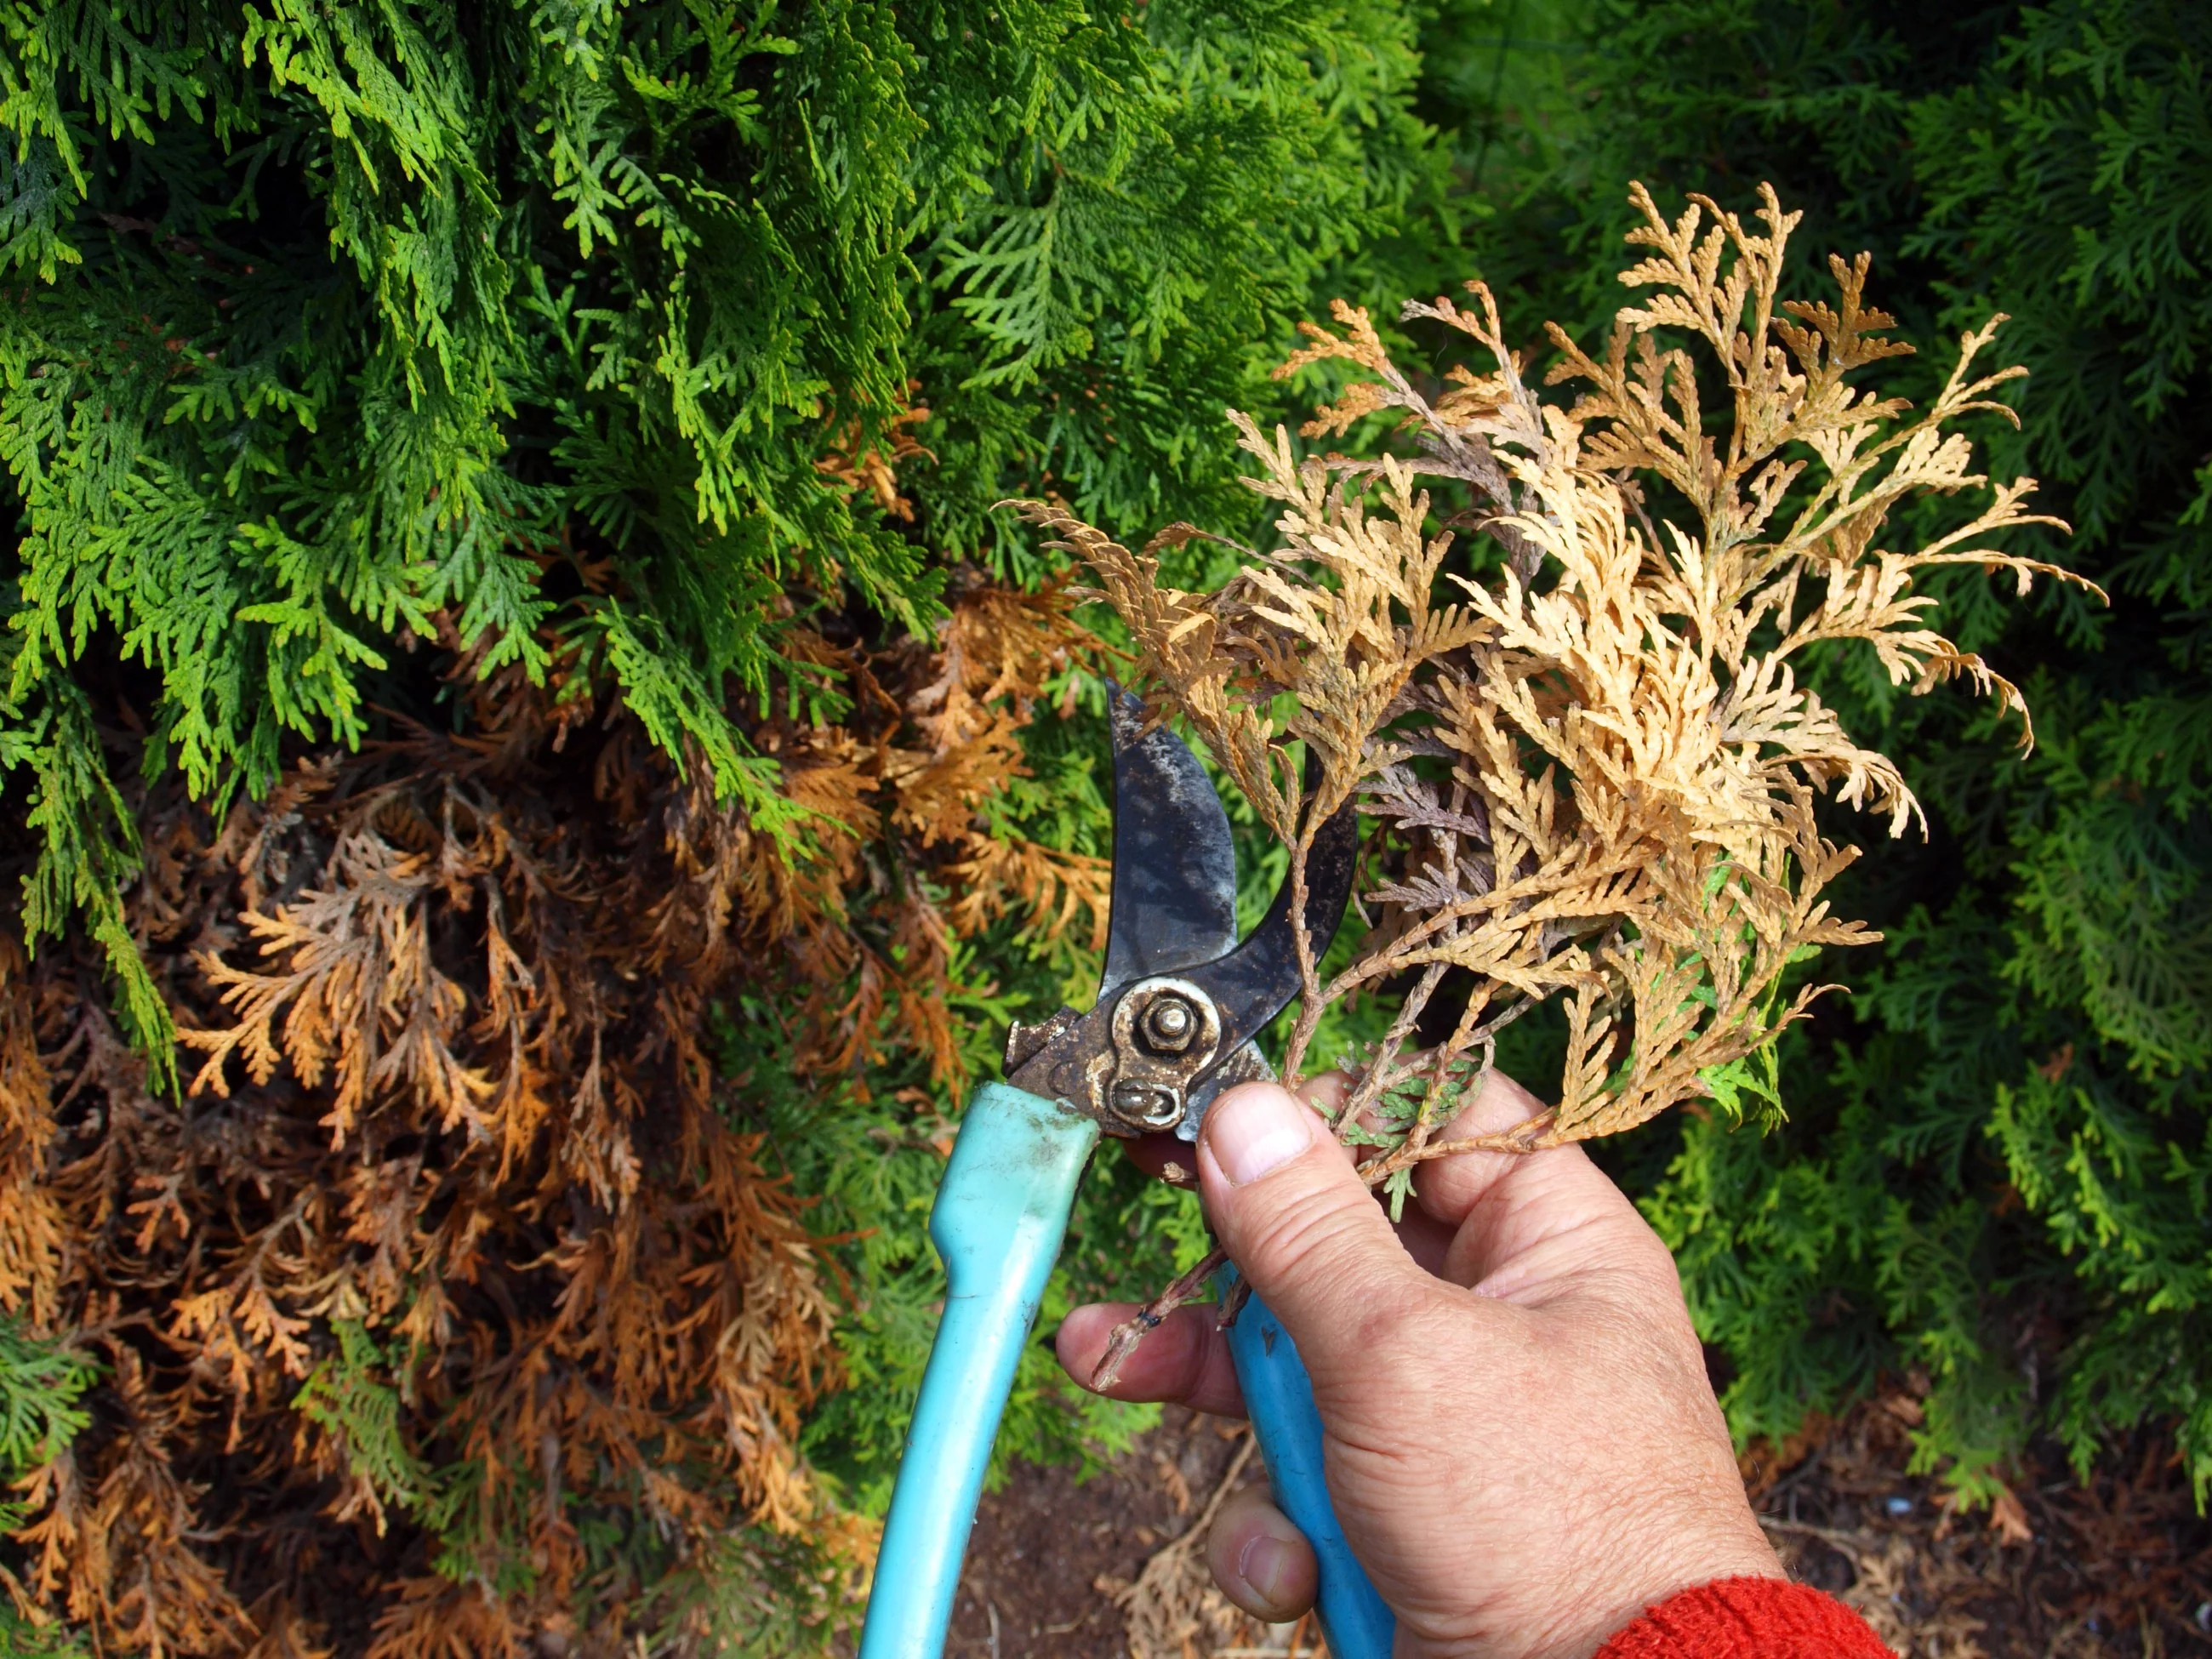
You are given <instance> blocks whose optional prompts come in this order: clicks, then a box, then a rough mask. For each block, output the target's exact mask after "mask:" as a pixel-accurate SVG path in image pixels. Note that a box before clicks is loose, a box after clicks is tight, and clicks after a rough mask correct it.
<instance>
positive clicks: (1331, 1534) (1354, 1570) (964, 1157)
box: [860, 686, 1395, 1659]
mask: <svg viewBox="0 0 2212 1659" xmlns="http://www.w3.org/2000/svg"><path fill="white" fill-rule="evenodd" d="M1109 703H1110V710H1111V716H1112V726H1113V741H1114V860H1113V894H1112V902H1111V914H1110V918H1109V923H1108V928H1107V945H1106V965H1105V970H1104V972H1103V975H1102V977H1101V979H1100V981H1099V986H1098V995H1097V1000H1096V1001H1094V1002H1093V1003H1092V1005H1091V1008H1090V1011H1089V1012H1085V1013H1077V1012H1075V1011H1074V1010H1073V1009H1071V1008H1062V1009H1061V1010H1060V1012H1058V1013H1056V1014H1054V1016H1053V1017H1052V1018H1050V1019H1048V1020H1046V1021H1045V1022H1044V1023H1043V1024H1038V1025H1024V1024H1015V1025H1014V1026H1013V1027H1012V1030H1010V1031H1009V1032H1008V1034H1007V1036H1006V1081H1005V1082H1004V1083H993V1084H987V1085H984V1086H983V1087H982V1088H981V1089H979V1090H978V1091H976V1093H975V1098H974V1100H973V1101H972V1102H971V1103H969V1108H968V1111H967V1114H966V1115H965V1116H964V1117H963V1119H962V1120H961V1125H960V1133H959V1136H958V1139H957V1140H956V1141H955V1142H954V1144H953V1148H952V1155H951V1159H950V1161H949V1162H948V1163H947V1164H946V1166H945V1178H944V1181H943V1182H942V1183H941V1184H940V1185H939V1188H938V1192H937V1201H936V1204H935V1205H934V1206H933V1207H932V1209H931V1211H930V1217H929V1236H930V1238H931V1240H932V1242H933V1243H935V1244H936V1246H937V1249H938V1253H939V1255H941V1256H943V1257H944V1259H945V1273H946V1278H947V1286H946V1294H945V1315H944V1318H943V1321H942V1322H941V1323H940V1324H939V1327H938V1331H937V1338H936V1341H935V1343H934V1345H933V1346H932V1348H931V1349H930V1354H929V1364H928V1367H927V1370H926V1371H925V1372H924V1374H923V1376H922V1383H921V1398H920V1399H919V1400H918V1401H916V1402H915V1413H914V1419H913V1421H912V1423H911V1424H910V1425H909V1426H908V1430H907V1440H906V1450H905V1454H904V1455H903V1457H902V1460H901V1462H900V1464H899V1473H898V1481H897V1485H896V1487H895V1488H894V1489H893V1492H892V1496H891V1507H890V1517H889V1519H888V1520H887V1522H885V1524H884V1539H883V1547H882V1551H881V1553H880V1554H879V1555H878V1558H877V1561H876V1572H875V1582H874V1583H873V1585H872V1589H871V1590H870V1593H869V1598H868V1613H867V1623H866V1627H865V1629H864V1631H863V1632H862V1635H861V1638H860V1659H938V1656H939V1654H941V1653H942V1652H943V1650H944V1646H945V1631H946V1628H947V1626H948V1625H949V1624H950V1622H951V1616H952V1601H953V1596H954V1595H955V1593H956V1592H957V1589H958V1587H959V1579H960V1565H961V1560H962V1558H963V1556H964V1555H965V1553H966V1552H967V1547H968V1535H969V1530H970V1528H972V1527H973V1526H974V1524H975V1503H976V1499H977V1498H978V1496H979V1495H980V1494H981V1491H982V1486H983V1472H984V1468H985V1466H986V1465H987V1463H988V1462H989V1460H990V1452H991V1443H992V1441H993V1439H994V1438H995V1437H996V1436H997V1433H998V1429H999V1419H1000V1416H1001V1415H1002V1414H1003V1413H1004V1412H1005V1410H1006V1395H1007V1393H1008V1391H1009V1390H1010V1389H1012V1385H1013V1376H1014V1367H1015V1364H1016V1361H1017V1360H1018V1358H1019V1357H1020V1354H1021V1349H1022V1345H1023V1343H1024V1341H1025V1340H1027V1339H1028V1336H1029V1332H1030V1326H1031V1325H1032V1324H1033V1323H1034V1322H1035V1321H1036V1316H1037V1307H1038V1304H1039V1302H1040V1301H1041V1299H1042V1297H1043V1294H1044V1286H1045V1281H1046V1279H1048V1277H1050V1275H1051V1273H1052V1267H1053V1263H1054V1261H1055V1260H1056V1259H1057V1258H1058V1256H1059V1255H1060V1242H1061V1240H1062V1238H1063V1237H1065V1236H1066V1231H1067V1218H1068V1212H1069V1211H1070V1209H1071V1208H1072V1206H1073V1204H1074V1201H1075V1188H1076V1184H1077V1182H1078V1181H1079V1179H1080V1178H1081V1176H1082V1173H1083V1167H1084V1164H1085V1162H1086V1161H1087V1160H1088V1158H1089V1157H1090V1155H1091V1149H1092V1148H1093V1147H1094V1146H1097V1143H1098V1138H1099V1136H1100V1134H1101V1133H1104V1134H1108V1135H1112V1136H1115V1137H1117V1138H1121V1139H1130V1138H1133V1137H1135V1136H1138V1135H1144V1134H1157V1133H1173V1134H1176V1135H1177V1136H1180V1137H1181V1138H1182V1139H1184V1140H1195V1139H1197V1138H1198V1129H1199V1125H1200V1121H1202V1120H1203V1117H1204V1115H1205V1111H1206V1106H1207V1104H1208V1103H1209V1102H1211V1101H1212V1099H1213V1098H1214V1097H1215V1096H1216V1095H1218V1093H1219V1092H1220V1091H1222V1090H1223V1089H1225V1088H1226V1087H1228V1086H1229V1085H1231V1083H1236V1082H1242V1081H1245V1080H1248V1079H1254V1078H1265V1077H1267V1076H1270V1075H1272V1073H1270V1072H1269V1070H1268V1067H1267V1062H1266V1060H1263V1059H1262V1058H1261V1055H1260V1053H1259V1051H1258V1049H1257V1048H1255V1047H1254V1046H1253V1039H1254V1038H1255V1036H1258V1035H1259V1033H1260V1032H1261V1030H1264V1029H1265V1028H1266V1027H1267V1023H1268V1022H1269V1021H1270V1020H1272V1019H1273V1018H1274V1017H1275V1016H1276V1014H1278V1013H1279V1012H1281V1010H1282V1009H1283V1007H1284V1006H1285V1004H1287V1003H1288V1002H1289V1001H1290V1000H1291V998H1292V997H1293V996H1295V995H1296V994H1297V989H1298V965H1297V942H1296V938H1295V929H1294V927H1293V926H1292V922H1291V902H1292V898H1291V885H1290V884H1289V883H1288V882H1287V881H1286V882H1285V884H1284V886H1283V889H1282V890H1281V891H1280V892H1279V893H1278V894H1277V895H1276V896H1275V900H1274V903H1273V907H1272V908H1270V909H1269V910H1268V912H1267V917H1266V919H1265V920H1264V921H1261V923H1260V925H1259V927H1256V928H1255V929H1254V930H1253V932H1252V933H1251V935H1250V937H1249V938H1247V939H1244V940H1243V941H1242V942H1241V943H1240V942H1239V941H1238V939H1237V854H1236V848H1235V845H1234V843H1233V842H1231V837H1230V832H1229V817H1228V814H1227V813H1226V812H1225V811H1223V810H1222V805H1221V798H1220V797H1219V795H1218V794H1217V793H1215V791H1214V787H1213V784H1212V781H1211V780H1209V779H1208V778H1207V777H1206V773H1205V771H1204V769H1202V768H1200V765H1199V763H1198V761H1197V759H1196V757H1194V756H1193V755H1192V753H1191V752H1190V750H1189V749H1188V747H1187V746H1186V745H1185V744H1184V743H1183V742H1182V739H1181V738H1178V737H1176V735H1175V733H1174V732H1170V731H1169V730H1167V729H1166V728H1165V727H1164V726H1155V727H1153V728H1152V729H1151V730H1149V731H1147V730H1146V726H1145V714H1144V706H1143V704H1142V703H1141V702H1139V700H1138V699H1137V698H1136V697H1134V696H1131V695H1130V694H1129V693H1128V692H1127V691H1126V690H1121V688H1119V687H1115V686H1109ZM1357 854H1358V830H1357V828H1356V826H1355V824H1354V822H1353V819H1352V807H1351V806H1350V805H1346V806H1345V807H1344V808H1343V809H1342V810H1341V811H1339V812H1338V813H1337V814H1336V816H1335V817H1332V818H1331V819H1329V820H1328V823H1325V824H1324V825H1323V826H1322V829H1321V830H1320V831H1319V832H1318V833H1317V834H1316V836H1315V837H1314V840H1313V842H1312V844H1311V847H1310V850H1309V852H1308V854H1307V858H1306V898H1305V914H1304V920H1305V926H1306V931H1307V934H1308V938H1309V939H1310V943H1311V946H1312V948H1313V949H1314V950H1315V951H1321V950H1322V949H1324V948H1325V947H1326V946H1327V945H1328V941H1329V939H1331V938H1332V937H1333V936H1334V933H1335V932H1336V927H1337V924H1338V922H1339V921H1340V920H1341V918H1342V916H1343V914H1344V907H1345V903H1346V900H1347V899H1348V898H1349V897H1350V896H1351V893H1352V871H1353V865H1354V862H1355V860H1356V856H1357ZM1231 1282H1233V1269H1225V1272H1224V1284H1223V1290H1224V1293H1226V1291H1227V1289H1228V1285H1229V1284H1230V1283H1231ZM1228 1334H1229V1343H1230V1352H1231V1356H1232V1358H1233V1360H1234V1362H1235V1364H1236V1369H1237V1381H1238V1383H1240V1384H1241V1385H1242V1387H1243V1394H1244V1403H1245V1406H1246V1408H1247V1409H1248V1410H1249V1412H1250V1413H1251V1417H1252V1425H1253V1428H1254V1431H1255V1433H1256V1434H1257V1435H1258V1437H1259V1442H1260V1454H1261V1459H1262V1460H1263V1461H1264V1462H1265V1463H1266V1465H1267V1478H1268V1480H1269V1482H1270V1483H1271V1485H1272V1486H1273V1492H1274V1498H1275V1502H1276V1503H1277V1504H1279V1506H1280V1507H1281V1508H1282V1510H1283V1511H1284V1512H1285V1514H1287V1515H1288V1516H1290V1517H1291V1520H1292V1521H1293V1522H1296V1523H1297V1526H1298V1527H1299V1528H1300V1529H1301V1530H1302V1531H1303V1532H1304V1534H1305V1535H1306V1536H1307V1538H1308V1539H1310V1541H1312V1543H1313V1546H1314V1548H1315V1551H1316V1553H1317V1554H1318V1555H1319V1557H1320V1561H1321V1575H1320V1596H1319V1601H1318V1604H1317V1607H1316V1612H1317V1613H1319V1615H1320V1619H1321V1623H1322V1632H1323V1635H1324V1636H1325V1638H1327V1640H1328V1650H1329V1652H1330V1654H1331V1655H1332V1656H1334V1659H1388V1656H1389V1652H1390V1646H1391V1638H1392V1635H1393V1632H1394V1628H1395V1625H1394V1620H1393V1619H1392V1615H1391V1613H1390V1612H1389V1608H1388V1607H1385V1606H1384V1605H1383V1601H1382V1598H1381V1597H1380V1596H1378V1595H1376V1592H1375V1589H1374V1587H1373V1585H1371V1584H1370V1583H1369V1582H1368V1580H1367V1576H1366V1574H1365V1572H1364V1571H1363V1570H1362V1569H1361V1567H1360V1565H1359V1564H1358V1561H1357V1560H1355V1559H1353V1557H1352V1552H1351V1550H1350V1549H1349V1548H1348V1547H1346V1543H1345V1541H1344V1532H1343V1528H1341V1527H1340V1525H1339V1524H1338V1523H1337V1520H1336V1516H1335V1513H1334V1510H1333V1509H1332V1508H1331V1506H1330V1504H1329V1499H1328V1488H1327V1487H1326V1486H1324V1485H1323V1484H1322V1430H1321V1419H1320V1417H1319V1415H1318V1414H1317V1413H1316V1411H1315V1409H1314V1400H1313V1389H1312V1387H1311V1385H1310V1383H1308V1382H1307V1379H1306V1372H1305V1367H1304V1364H1302V1363H1301V1362H1300V1361H1299V1358H1298V1354H1297V1346H1295V1345H1294V1344H1293V1343H1292V1342H1291V1338H1290V1334H1289V1333H1288V1332H1286V1331H1285V1330H1284V1329H1283V1328H1282V1326H1281V1323H1280V1322H1279V1321H1278V1320H1276V1319H1275V1318H1274V1316H1273V1315H1272V1314H1271V1313H1270V1312H1269V1311H1268V1310H1267V1308H1266V1306H1265V1305H1264V1304H1262V1303H1261V1301H1260V1299H1259V1297H1256V1296H1255V1297H1250V1298H1249V1300H1248V1301H1247V1302H1246V1303H1245V1304H1244V1306H1243V1308H1242V1309H1241V1310H1239V1311H1238V1312H1237V1316H1236V1317H1235V1320H1234V1322H1232V1323H1231V1325H1230V1327H1229V1332H1228Z"/></svg>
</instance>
